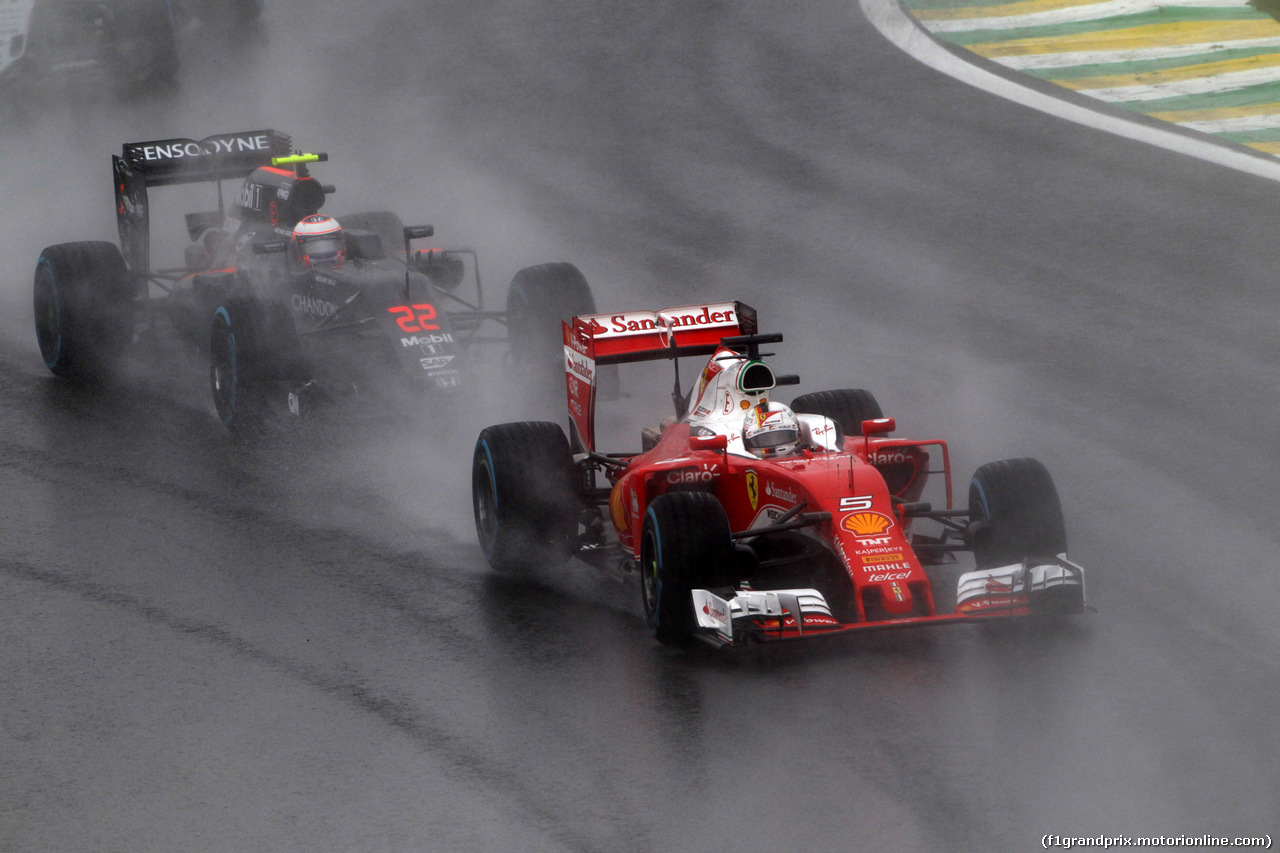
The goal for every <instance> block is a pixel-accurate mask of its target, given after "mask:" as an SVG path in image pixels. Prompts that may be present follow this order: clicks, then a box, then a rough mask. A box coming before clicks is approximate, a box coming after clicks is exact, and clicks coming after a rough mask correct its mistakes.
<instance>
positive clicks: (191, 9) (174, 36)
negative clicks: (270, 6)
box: [0, 0, 262, 106]
mask: <svg viewBox="0 0 1280 853" xmlns="http://www.w3.org/2000/svg"><path fill="white" fill-rule="evenodd" d="M261 11H262V0H4V2H0V96H2V97H4V98H5V99H6V100H10V101H26V102H41V101H45V100H50V99H53V100H67V99H70V100H73V101H74V100H96V99H98V98H100V97H101V96H102V95H103V94H113V95H117V96H133V95H140V94H151V93H155V92H163V91H166V90H168V89H170V88H172V87H173V86H174V85H175V83H176V81H177V75H178V70H179V64H180V56H179V54H180V36H181V35H182V34H183V33H186V34H188V35H193V36H195V37H197V38H201V39H207V38H209V37H215V38H218V39H220V40H222V41H226V42H228V43H230V42H232V41H233V40H244V39H252V38H255V37H256V27H257V23H258V17H259V15H260V14H261ZM182 41H183V42H184V43H189V39H187V38H183V39H182ZM28 105H29V106H30V105H32V104H28Z"/></svg>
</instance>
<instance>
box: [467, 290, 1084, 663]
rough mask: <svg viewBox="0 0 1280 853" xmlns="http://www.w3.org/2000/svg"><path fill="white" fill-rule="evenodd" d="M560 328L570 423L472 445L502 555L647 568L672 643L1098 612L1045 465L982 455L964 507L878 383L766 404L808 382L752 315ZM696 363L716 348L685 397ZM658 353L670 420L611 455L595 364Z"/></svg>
mask: <svg viewBox="0 0 1280 853" xmlns="http://www.w3.org/2000/svg"><path fill="white" fill-rule="evenodd" d="M563 338H564V354H565V375H566V384H567V391H568V404H569V427H570V429H569V435H568V436H567V437H566V435H565V432H564V430H563V428H562V427H561V426H560V425H559V424H556V423H547V422H524V423H507V424H500V425H497V426H490V427H487V428H486V429H484V430H483V431H482V432H481V433H480V436H479V439H478V441H477V442H476V446H475V454H474V457H473V462H472V502H473V505H474V511H475V522H476V530H477V533H478V535H479V539H480V544H481V547H482V549H483V551H484V554H485V557H486V558H487V559H488V561H489V563H490V564H491V565H492V566H493V567H495V568H497V569H500V570H512V569H520V568H526V567H530V566H534V565H539V564H544V563H546V562H548V561H564V560H567V559H568V558H569V557H573V556H576V557H578V558H580V559H582V560H584V561H586V562H588V563H592V564H595V565H597V566H600V567H602V568H620V569H622V570H624V571H638V572H639V575H640V587H641V590H642V598H643V605H644V613H645V618H646V620H647V623H648V626H649V628H650V630H651V631H652V632H653V634H654V636H655V637H656V638H657V639H658V640H659V641H661V642H663V643H665V644H672V645H675V644H684V643H686V642H688V641H690V640H691V639H694V638H696V639H700V640H704V641H706V642H708V643H710V644H712V645H714V646H719V647H727V646H740V645H743V644H745V643H747V642H748V641H760V642H766V641H775V640H792V639H799V638H802V637H803V638H808V637H817V636H830V635H833V634H840V633H844V632H850V631H858V630H864V629H872V628H885V627H898V626H906V625H917V624H938V623H944V622H958V621H965V620H970V621H977V620H992V619H1001V618H1007V617H1015V616H1032V615H1036V614H1045V613H1078V612H1081V611H1083V610H1084V608H1085V577H1084V570H1083V569H1082V568H1081V567H1080V566H1078V565H1076V564H1075V563H1073V562H1071V561H1070V560H1068V559H1067V556H1066V550H1067V542H1066V533H1065V528H1064V525H1063V518H1062V510H1061V507H1060V504H1059V500H1058V495H1057V491H1056V489H1055V487H1054V484H1053V480H1052V479H1051V477H1050V475H1049V473H1048V471H1047V470H1046V469H1045V467H1044V466H1043V465H1042V464H1040V463H1039V462H1037V461H1036V460H1034V459H1008V460H1004V461H1000V462H992V463H989V464H986V465H983V466H981V467H980V468H978V470H977V472H976V473H975V474H974V475H973V478H972V480H970V483H969V493H968V507H967V508H963V509H960V508H956V507H954V506H953V500H952V485H951V470H950V457H949V453H948V449H947V444H946V442H944V441H941V440H937V439H929V440H913V439H903V438H893V437H890V433H892V432H893V431H894V429H895V423H894V419H893V418H886V417H883V414H882V412H881V409H880V406H879V404H878V403H877V402H876V400H875V398H874V397H873V396H872V395H871V394H870V393H868V392H867V391H863V390H849V389H845V390H834V391H819V392H816V393H809V394H803V395H801V396H799V397H797V398H796V399H795V400H793V401H792V404H791V407H790V408H788V407H786V406H784V405H782V404H780V403H778V402H776V401H774V400H773V397H774V394H775V391H776V389H777V387H778V386H785V385H794V384H798V382H799V379H798V377H795V376H775V375H774V373H773V370H772V369H771V368H770V367H769V366H768V365H767V364H766V363H765V362H764V361H762V360H761V353H760V347H761V346H762V345H764V344H771V343H776V342H780V341H781V340H782V336H781V335H779V334H759V333H758V330H757V316H756V312H755V310H754V309H752V308H751V307H750V306H747V305H744V304H742V303H740V302H725V303H715V304H705V305H695V306H688V307H682V308H669V309H666V310H662V311H657V312H651V311H632V312H625V313H620V314H591V315H587V316H577V317H574V318H573V320H572V323H571V324H570V323H565V324H564V326H563ZM686 357H698V358H706V361H705V364H704V366H703V367H702V369H701V372H700V373H699V375H698V378H697V381H696V384H695V385H694V387H693V388H692V389H691V390H690V392H689V393H688V394H687V395H686V394H685V393H683V392H682V391H681V386H680V370H679V360H680V359H682V358H686ZM650 360H671V361H673V362H674V363H675V364H676V369H675V374H676V382H675V391H674V392H673V400H674V402H675V409H676V410H675V414H674V417H670V418H668V419H667V421H666V422H665V423H664V425H663V426H662V427H652V426H650V427H646V428H645V429H644V430H643V431H642V433H641V450H640V451H639V452H627V453H617V452H604V451H601V450H599V449H598V448H597V447H596V441H595V406H596V390H597V389H596V384H597V382H596V378H597V375H598V374H599V372H600V370H601V369H602V368H603V367H605V366H607V365H610V364H619V363H625V362H639V361H650ZM601 477H603V480H604V483H605V484H604V485H599V483H600V478H601ZM926 487H928V489H929V493H930V494H932V493H934V492H936V493H938V495H939V497H938V501H937V502H936V503H935V502H930V501H927V500H925V499H924V498H925V496H926ZM961 554H968V555H971V558H972V565H971V566H970V565H969V564H968V560H969V557H968V556H966V557H964V560H965V562H964V563H963V564H962V563H961V562H960V560H961V557H960V556H958V555H961ZM966 569H967V570H966Z"/></svg>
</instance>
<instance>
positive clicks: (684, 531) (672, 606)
mask: <svg viewBox="0 0 1280 853" xmlns="http://www.w3.org/2000/svg"><path fill="white" fill-rule="evenodd" d="M640 536H641V538H640V591H641V597H642V600H643V602H644V616H645V622H646V623H647V624H648V626H649V630H650V631H651V632H652V633H653V636H654V637H656V638H657V640H658V642H660V643H662V644H664V645H669V646H674V645H684V644H686V643H688V642H689V641H690V640H692V639H693V634H694V628H695V626H696V625H697V620H696V618H695V616H694V612H693V599H692V597H691V591H692V590H694V589H706V588H710V587H716V586H723V585H726V584H728V583H730V582H731V580H732V575H733V541H732V540H731V539H730V538H729V518H728V516H727V515H726V514H725V511H724V507H723V506H721V504H720V501H719V500H717V499H716V497H715V495H713V494H711V493H710V492H668V493H666V494H663V495H659V496H658V497H656V498H654V499H653V502H652V503H650V504H649V508H648V509H647V510H646V511H645V515H644V527H643V529H642V531H641V534H640Z"/></svg>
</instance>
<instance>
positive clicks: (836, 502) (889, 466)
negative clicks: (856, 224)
mask: <svg viewBox="0 0 1280 853" xmlns="http://www.w3.org/2000/svg"><path fill="white" fill-rule="evenodd" d="M682 316H683V318H684V320H683V321H681V320H679V319H677V320H676V321H675V322H674V323H673V321H672V319H671V318H679V317H682ZM754 333H755V312H754V311H753V310H751V309H750V308H749V307H748V306H745V305H742V304H740V303H724V304H716V305H707V306H694V307H692V308H687V309H668V310H666V311H660V312H629V313H625V314H615V315H593V316H590V317H576V318H574V320H573V323H572V325H570V324H569V323H566V324H565V326H564V340H565V353H566V377H567V391H568V403H569V414H570V421H571V425H572V430H571V432H572V437H571V443H572V445H573V449H574V451H575V453H577V454H579V455H578V458H579V459H581V458H583V456H584V455H586V456H588V457H591V456H593V455H594V456H595V457H597V458H599V457H600V456H602V454H598V453H597V451H596V448H595V444H594V412H595V405H596V399H595V391H596V375H597V371H598V370H599V368H600V367H601V366H604V365H608V364H613V363H620V362H631V361H642V360H656V359H673V358H679V357H685V356H703V355H705V356H709V358H708V360H707V362H706V366H705V367H704V368H703V369H702V371H701V373H700V374H699V377H698V380H697V385H696V387H695V388H694V389H693V390H692V392H691V394H690V397H689V400H688V403H687V408H688V409H689V411H688V413H687V414H685V416H684V417H683V418H682V419H680V420H678V421H676V422H675V423H672V424H670V425H669V426H667V427H666V428H665V429H663V430H662V432H661V436H660V438H659V440H658V442H657V444H656V446H654V447H652V448H650V449H648V450H646V451H644V452H642V453H640V454H637V455H634V456H625V455H623V456H615V457H613V460H615V461H612V462H610V463H608V464H605V465H603V466H602V467H601V468H600V469H599V470H601V471H602V472H603V474H604V476H605V478H606V479H607V480H608V483H609V490H608V516H609V518H610V519H611V521H612V526H613V529H614V532H615V533H616V536H617V540H618V543H619V545H620V546H621V548H622V550H623V551H624V552H625V553H626V554H627V555H629V557H630V559H632V560H636V561H638V560H639V558H640V550H641V538H642V537H641V535H640V534H641V530H642V525H643V523H644V518H645V512H646V508H647V507H648V506H649V504H650V502H652V501H653V500H654V499H655V498H656V497H657V496H659V495H661V494H663V493H665V492H667V491H671V490H689V489H696V490H701V491H710V492H713V493H714V494H715V495H716V497H717V498H718V500H719V502H720V503H721V504H722V505H723V507H724V509H725V511H726V514H727V516H728V519H729V525H730V529H731V531H733V535H734V538H735V540H736V541H737V542H739V543H741V545H747V546H749V547H751V546H753V545H754V544H755V540H756V539H759V540H760V541H761V542H762V543H763V542H764V540H765V539H766V538H767V539H769V540H771V541H772V540H774V539H776V538H777V536H776V531H775V533H774V534H771V535H770V536H768V537H764V536H761V537H754V536H752V534H751V531H753V530H760V529H763V528H768V527H770V526H771V525H772V526H775V527H776V526H778V525H779V524H787V523H791V524H793V525H794V527H793V528H792V529H788V530H787V531H786V534H787V535H788V536H789V537H791V539H792V540H793V541H792V542H791V543H790V545H791V546H794V547H800V548H802V549H810V550H807V551H803V552H802V556H801V558H800V559H798V560H796V561H795V569H796V571H793V572H792V573H791V577H792V578H794V576H795V575H796V572H799V574H800V575H802V576H803V577H804V579H805V582H803V583H787V582H785V581H783V582H780V585H775V586H772V587H771V586H768V585H760V584H759V583H758V582H757V581H756V580H755V579H754V578H753V579H752V580H751V581H749V582H743V583H742V584H741V589H739V590H735V594H737V595H741V594H743V592H745V593H747V594H750V593H755V592H767V591H768V590H770V589H779V590H785V591H786V592H787V593H792V592H795V591H797V590H794V589H790V588H789V587H804V588H805V589H806V590H808V589H818V590H820V591H821V593H822V595H823V596H824V597H825V598H826V603H827V604H828V605H829V608H828V609H829V611H830V614H829V615H828V614H826V613H822V612H810V611H808V610H804V609H803V608H801V607H797V606H794V605H793V606H790V607H785V608H784V609H783V610H781V611H780V612H778V613H777V614H774V615H768V614H761V615H760V616H759V617H753V619H752V628H753V630H754V632H755V638H756V639H790V638H795V637H800V636H802V635H814V634H818V633H836V632H844V631H851V630H858V629H864V628H873V627H889V626H897V625H907V624H914V623H920V622H942V621H956V620H965V619H976V618H990V617H991V616H1016V615H1026V614H1027V613H1028V612H1029V605H1028V599H1027V595H1026V593H1025V592H1024V591H1023V590H1025V589H1026V586H1025V585H1024V586H1023V587H1022V589H1019V590H1016V591H1015V590H1013V589H1012V588H1011V587H1008V586H1005V587H1004V588H999V587H1000V586H1001V585H1000V584H996V585H995V588H992V587H991V586H990V585H988V591H989V592H990V595H989V596H986V597H982V598H977V599H972V598H971V599H969V600H968V601H966V603H965V604H964V606H962V607H960V608H953V609H948V610H947V611H946V612H939V607H938V604H937V602H936V601H935V590H934V589H933V586H932V584H931V581H930V577H929V575H928V574H927V573H926V570H925V566H926V563H927V562H931V564H938V563H941V562H946V561H947V559H948V558H945V557H943V555H942V553H941V551H933V552H929V551H928V549H927V548H926V550H925V551H921V550H920V548H918V547H917V545H918V544H919V542H918V541H913V530H912V526H913V523H914V522H916V521H918V520H919V519H918V518H917V517H916V516H917V515H919V514H923V513H925V512H928V513H931V514H932V517H935V518H936V517H937V516H940V515H942V516H945V515H946V514H947V512H948V511H951V510H953V509H954V507H953V497H952V489H951V473H950V457H949V453H948V450H947V445H946V443H945V442H944V441H941V440H933V439H931V440H924V441H914V440H906V439H897V438H890V437H888V436H887V435H884V434H883V433H885V432H887V431H891V430H892V428H893V421H892V419H887V418H886V419H883V420H882V421H878V422H874V423H872V422H868V424H867V428H868V431H869V432H873V433H877V434H873V435H866V436H861V435H855V436H846V437H844V438H843V440H842V442H841V443H839V444H838V445H837V444H834V443H833V444H830V445H829V446H827V447H820V448H818V449H814V446H813V445H812V444H811V445H810V446H809V447H806V448H803V449H802V450H800V451H799V452H798V453H797V454H795V455H793V456H789V457H781V458H774V459H761V458H757V457H756V456H753V455H752V454H750V453H749V452H747V451H746V450H745V449H744V447H743V445H742V443H741V439H740V436H739V435H738V432H740V429H741V427H740V425H741V418H742V417H743V412H744V410H745V409H746V408H748V407H749V406H751V405H758V404H759V403H760V402H762V401H767V400H768V399H769V398H770V397H771V396H772V393H773V392H772V391H762V392H760V393H758V394H739V395H738V396H739V397H741V399H738V398H737V397H735V395H734V391H733V389H732V388H730V387H728V385H727V379H726V377H728V376H729V375H730V374H733V373H734V372H735V371H740V370H744V369H745V367H744V366H743V363H744V362H750V361H751V360H750V358H749V357H748V356H746V355H743V354H742V353H741V352H739V351H735V350H734V349H731V348H728V347H726V346H723V345H722V344H721V340H722V339H723V338H729V339H730V340H729V341H726V343H729V344H733V341H732V338H733V336H737V335H744V334H746V335H752V334H754ZM738 349H741V347H739V348H738ZM808 417H810V418H817V416H808ZM817 420H818V421H825V425H821V426H815V427H814V429H815V431H823V430H827V429H832V428H833V427H834V425H833V423H832V422H831V421H829V420H827V419H825V418H817ZM735 423H736V424H737V425H738V426H737V428H736V429H735ZM931 465H936V466H939V467H936V468H931V467H930V466H931ZM930 478H940V479H941V483H938V482H937V479H935V480H934V482H935V486H934V488H933V489H932V490H931V493H939V492H940V493H941V494H942V495H945V497H944V498H942V500H945V504H946V506H945V507H941V506H930V505H926V504H923V503H920V499H921V496H922V495H923V494H924V490H925V487H926V485H927V484H928V483H929V482H930ZM939 503H941V501H939ZM952 514H953V515H957V516H959V515H963V514H964V513H952ZM801 539H803V540H805V541H803V542H801V541H800V540H801ZM920 541H925V540H920ZM805 555H807V556H805ZM806 572H807V573H808V574H806ZM698 592H699V591H697V590H695V592H694V596H695V598H694V605H695V606H697V604H698V598H697V594H698ZM788 599H789V600H792V601H794V600H795V598H794V596H788ZM949 600H952V601H953V600H954V599H953V598H950V599H949ZM727 604H728V602H726V601H724V600H722V599H720V598H716V597H714V596H712V597H711V599H710V600H709V601H704V602H703V604H702V605H701V607H698V609H700V610H702V612H703V614H705V615H707V616H708V617H709V618H711V619H712V621H714V620H715V619H716V618H719V617H723V618H724V621H725V624H726V625H728V624H729V618H728V615H727V613H713V612H712V611H713V610H716V609H717V608H718V609H722V610H725V611H727V610H728V609H729V608H728V607H727ZM735 607H736V605H735ZM751 612H752V613H754V611H751ZM740 615H741V613H740V612H735V620H734V621H735V624H737V623H736V620H737V618H738V617H739V616H740ZM703 627H704V628H705V627H707V626H706V625H705V624H704V626H703ZM727 636H728V637H729V638H730V639H728V640H726V641H724V642H725V644H728V643H730V642H732V640H731V637H732V636H733V633H732V629H731V628H730V629H728V633H727Z"/></svg>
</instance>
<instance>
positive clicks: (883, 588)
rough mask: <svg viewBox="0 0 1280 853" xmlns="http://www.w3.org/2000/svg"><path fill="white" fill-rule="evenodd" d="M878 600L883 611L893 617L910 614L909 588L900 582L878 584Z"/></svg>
mask: <svg viewBox="0 0 1280 853" xmlns="http://www.w3.org/2000/svg"><path fill="white" fill-rule="evenodd" d="M880 600H881V601H882V602H883V603H884V609H885V610H887V611H888V612H889V613H892V614H894V615H901V614H905V613H910V612H911V604H912V602H911V587H909V586H907V585H906V584H905V583H904V582H902V581H884V582H883V583H881V584H880Z"/></svg>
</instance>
